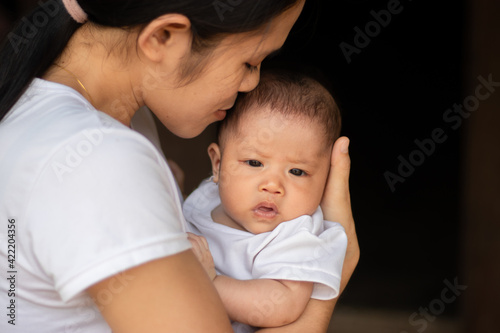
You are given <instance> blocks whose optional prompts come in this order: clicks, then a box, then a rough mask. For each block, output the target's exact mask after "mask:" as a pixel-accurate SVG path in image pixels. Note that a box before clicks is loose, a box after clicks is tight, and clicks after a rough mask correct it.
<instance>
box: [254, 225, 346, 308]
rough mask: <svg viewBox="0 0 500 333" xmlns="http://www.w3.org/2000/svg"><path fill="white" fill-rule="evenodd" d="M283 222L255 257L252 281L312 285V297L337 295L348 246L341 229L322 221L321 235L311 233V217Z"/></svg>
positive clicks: (330, 297) (325, 298)
mask: <svg viewBox="0 0 500 333" xmlns="http://www.w3.org/2000/svg"><path fill="white" fill-rule="evenodd" d="M299 219H301V221H293V222H285V223H282V224H281V225H279V226H278V228H279V229H278V228H276V229H275V230H274V231H276V234H271V235H270V237H272V239H271V241H270V242H269V243H267V244H266V246H265V247H263V248H262V250H261V251H260V252H259V254H258V255H257V256H256V257H255V260H254V265H253V269H252V275H253V277H254V278H256V279H257V278H259V279H280V280H293V281H309V282H314V287H313V292H312V296H311V297H312V298H315V299H320V300H327V299H332V298H335V297H337V296H338V294H339V289H340V277H341V274H342V265H343V263H344V257H345V252H346V247H347V236H346V234H345V230H344V228H343V227H342V226H341V225H340V224H338V223H334V222H329V221H324V222H323V223H324V224H323V226H324V229H323V230H322V231H321V232H318V233H317V234H316V233H312V232H311V228H312V227H311V226H310V225H311V224H312V221H311V218H310V217H309V216H303V217H301V218H299Z"/></svg>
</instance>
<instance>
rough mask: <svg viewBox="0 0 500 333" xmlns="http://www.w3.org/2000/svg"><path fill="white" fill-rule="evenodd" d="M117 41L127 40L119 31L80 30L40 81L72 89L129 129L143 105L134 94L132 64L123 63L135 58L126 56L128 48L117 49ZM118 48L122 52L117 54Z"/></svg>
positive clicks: (135, 93) (129, 53)
mask: <svg viewBox="0 0 500 333" xmlns="http://www.w3.org/2000/svg"><path fill="white" fill-rule="evenodd" d="M117 34H122V36H117ZM117 40H123V41H125V40H127V36H126V35H125V33H124V32H122V31H120V30H118V29H108V28H105V29H101V28H94V27H92V26H91V25H90V24H86V25H84V26H82V27H81V28H80V29H79V30H77V31H76V32H75V34H74V35H73V37H72V38H71V40H70V42H69V43H68V45H67V47H66V49H65V50H64V52H63V54H62V55H61V56H60V57H59V59H58V60H56V62H55V64H54V66H51V67H50V68H49V70H48V71H47V72H46V73H45V75H44V76H43V77H42V78H43V79H45V80H48V81H52V82H56V83H60V84H64V85H66V86H69V87H71V88H73V89H75V90H76V91H78V92H79V93H80V94H82V96H84V97H85V98H86V99H87V100H88V101H89V102H91V103H92V104H93V106H94V107H95V108H96V109H98V110H100V111H103V112H105V113H107V114H108V115H110V116H111V117H113V118H115V119H117V120H118V121H120V122H121V123H123V124H124V125H126V126H130V121H131V119H132V117H133V116H134V114H135V112H136V111H137V110H138V109H139V108H140V107H141V106H142V105H143V103H142V97H141V96H140V94H138V93H137V92H140V89H135V88H134V87H135V84H134V81H137V80H136V79H135V77H134V70H133V69H134V67H133V65H132V64H134V63H135V61H134V59H127V60H125V59H124V55H127V56H131V57H135V53H134V52H127V49H126V48H127V47H129V46H128V45H116V44H117V43H116V41H117ZM110 41H114V42H113V43H114V45H113V44H112V43H111V42H110ZM120 47H123V50H118V48H120Z"/></svg>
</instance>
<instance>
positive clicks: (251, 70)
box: [245, 63, 259, 73]
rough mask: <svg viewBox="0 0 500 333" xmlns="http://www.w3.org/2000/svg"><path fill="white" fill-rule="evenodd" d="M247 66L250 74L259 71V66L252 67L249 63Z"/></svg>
mask: <svg viewBox="0 0 500 333" xmlns="http://www.w3.org/2000/svg"><path fill="white" fill-rule="evenodd" d="M245 66H246V67H247V68H248V70H249V71H250V73H253V72H255V71H257V70H259V66H254V65H250V64H249V63H246V64H245Z"/></svg>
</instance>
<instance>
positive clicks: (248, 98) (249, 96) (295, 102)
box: [218, 70, 341, 146]
mask: <svg viewBox="0 0 500 333" xmlns="http://www.w3.org/2000/svg"><path fill="white" fill-rule="evenodd" d="M253 107H259V108H262V109H263V108H268V109H269V112H278V113H280V114H282V115H284V116H287V117H295V116H298V117H305V118H306V119H309V120H311V121H313V122H315V123H318V124H319V125H321V126H322V127H323V129H324V136H325V143H326V144H327V145H328V146H331V145H333V143H334V142H335V140H337V138H338V137H339V136H340V128H341V116H340V110H339V108H338V106H337V103H336V102H335V100H334V98H333V97H332V95H331V94H330V92H329V91H328V90H327V89H326V88H325V87H324V86H323V85H322V84H321V83H319V82H318V81H317V80H315V79H313V78H312V77H310V76H308V75H305V74H302V73H298V72H294V71H290V70H269V71H263V72H262V74H261V81H260V83H259V85H258V86H257V88H255V90H253V91H251V92H249V93H242V94H240V95H239V96H238V99H237V101H236V104H235V105H234V107H233V108H232V109H231V110H229V112H228V114H227V117H226V118H225V119H224V120H223V121H222V122H221V123H220V124H219V128H218V141H219V144H220V145H223V140H224V139H225V138H226V135H227V134H228V133H229V132H232V131H235V130H236V129H237V128H238V125H239V121H240V119H241V118H242V116H243V115H245V114H246V112H247V111H248V110H250V109H252V108H253Z"/></svg>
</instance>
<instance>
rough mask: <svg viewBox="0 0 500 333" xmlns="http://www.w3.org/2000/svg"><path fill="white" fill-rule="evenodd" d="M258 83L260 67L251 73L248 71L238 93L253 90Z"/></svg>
mask: <svg viewBox="0 0 500 333" xmlns="http://www.w3.org/2000/svg"><path fill="white" fill-rule="evenodd" d="M259 82H260V65H259V66H257V68H256V69H254V70H253V71H250V70H249V71H248V72H247V73H246V75H245V77H244V78H243V81H241V85H240V89H238V91H239V92H249V91H252V90H254V89H255V88H256V87H257V85H258V84H259Z"/></svg>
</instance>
